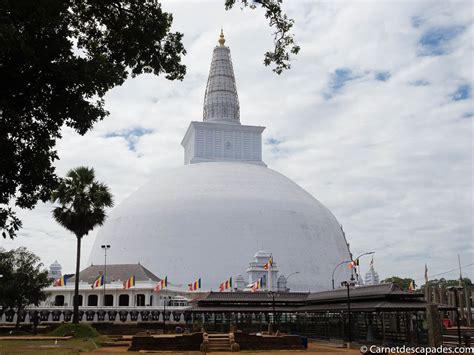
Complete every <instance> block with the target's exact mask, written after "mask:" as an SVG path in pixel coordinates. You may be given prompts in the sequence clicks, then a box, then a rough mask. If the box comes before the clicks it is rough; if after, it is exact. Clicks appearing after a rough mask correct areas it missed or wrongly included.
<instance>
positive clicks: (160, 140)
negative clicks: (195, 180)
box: [2, 1, 474, 278]
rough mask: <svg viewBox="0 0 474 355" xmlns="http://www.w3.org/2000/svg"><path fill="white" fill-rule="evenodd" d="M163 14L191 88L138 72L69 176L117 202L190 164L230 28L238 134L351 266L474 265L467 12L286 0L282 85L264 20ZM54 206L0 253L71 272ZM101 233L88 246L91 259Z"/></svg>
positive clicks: (77, 143)
mask: <svg viewBox="0 0 474 355" xmlns="http://www.w3.org/2000/svg"><path fill="white" fill-rule="evenodd" d="M164 7H165V9H167V10H170V11H172V12H173V14H174V26H175V29H176V30H179V31H182V32H183V33H184V34H185V36H184V43H185V46H186V49H187V51H188V55H187V56H186V57H185V59H184V61H185V63H186V64H187V66H188V74H187V76H186V78H185V80H184V81H182V82H169V81H167V80H166V79H164V78H157V77H154V76H152V75H142V76H140V77H138V78H135V79H129V80H127V81H126V82H125V83H124V84H123V85H122V86H121V87H117V88H115V89H113V90H112V91H110V92H109V93H108V94H107V96H106V102H105V104H106V108H107V109H108V110H109V111H110V112H111V115H110V117H108V118H107V119H105V120H104V121H103V122H100V123H98V124H97V125H96V126H95V128H94V130H93V131H92V132H90V133H89V134H87V135H85V136H84V137H81V136H78V135H77V134H75V133H74V132H72V131H71V130H70V129H67V128H65V129H64V131H63V137H64V138H63V139H62V140H61V141H60V142H59V145H58V153H59V156H60V158H61V160H60V161H58V162H57V169H58V173H59V174H64V173H65V172H66V171H67V170H69V169H70V168H72V167H75V166H78V165H90V166H94V167H95V169H96V171H97V174H98V176H99V178H100V179H101V180H103V181H104V182H106V183H107V184H109V185H110V186H111V188H112V191H113V192H114V194H115V196H116V201H117V203H120V201H122V200H123V199H124V198H126V197H127V196H128V195H129V194H130V193H132V192H133V191H134V190H135V189H137V188H138V187H139V186H140V185H141V184H143V183H144V182H146V181H147V180H148V179H149V178H150V177H151V176H152V174H154V173H157V172H159V171H160V170H162V169H167V168H170V167H174V166H179V165H181V164H182V162H183V151H182V148H181V146H180V142H181V139H182V137H183V135H184V133H185V131H186V128H187V125H188V124H189V121H191V120H201V118H202V101H203V97H204V90H205V85H206V80H207V75H208V70H209V65H210V60H211V53H212V49H213V47H214V45H215V44H216V40H217V38H218V33H219V31H220V28H221V27H224V32H225V34H226V39H227V42H226V44H228V45H229V47H230V49H231V53H232V58H233V62H234V70H235V74H236V78H237V86H238V91H239V99H240V105H241V121H242V123H244V124H253V125H263V126H266V127H267V128H266V130H265V132H264V161H265V162H266V163H267V164H268V166H269V167H270V168H272V169H274V170H277V171H279V172H281V173H283V174H284V175H286V176H288V177H290V178H292V179H293V180H295V181H296V182H297V183H298V184H300V185H301V186H302V187H303V188H305V189H306V190H308V191H309V192H310V193H311V194H313V195H314V196H315V197H316V198H317V199H319V200H320V201H321V202H322V203H323V204H325V205H326V206H327V207H328V208H329V209H330V210H331V211H332V212H333V213H334V215H335V216H336V217H337V219H338V220H339V222H340V223H341V224H342V225H343V226H344V230H345V232H346V235H347V238H348V240H349V242H350V244H351V248H352V250H353V252H354V254H360V253H363V252H365V251H367V250H375V251H376V254H375V257H374V259H375V267H376V269H377V270H378V271H379V273H380V274H381V276H382V277H383V278H385V277H389V276H392V275H399V276H404V277H413V278H419V277H423V272H424V265H425V263H427V265H428V269H429V273H430V274H437V273H441V272H444V271H447V270H451V269H454V268H455V267H456V266H457V255H458V253H459V254H461V259H462V263H463V264H469V263H471V260H474V248H473V238H474V237H473V226H472V221H473V218H472V217H473V214H472V212H473V211H472V196H473V195H472V193H473V191H472V186H473V185H472V176H473V175H472V173H473V171H472V166H473V164H472V163H473V160H472V158H473V157H472V120H473V111H474V110H473V98H472V85H473V84H472V83H473V77H472V76H473V70H472V62H473V45H472V43H473V37H474V35H473V18H472V3H471V2H459V1H443V2H441V1H434V2H429V1H420V2H411V1H410V2H409V1H398V2H386V1H374V2H367V1H363V2H359V1H350V2H343V1H334V2H303V1H287V2H286V6H285V8H286V9H287V11H288V13H289V15H290V16H291V17H293V18H294V19H295V21H296V25H295V35H296V40H297V41H298V43H299V44H300V45H301V48H302V49H301V52H300V54H299V55H298V56H297V57H296V58H295V60H294V61H293V62H292V69H291V70H290V71H288V72H285V73H283V74H282V75H281V76H277V75H275V74H274V73H272V72H271V70H270V69H269V68H266V67H264V66H263V64H262V61H263V54H264V52H265V51H266V50H267V49H269V48H271V46H272V37H271V32H272V30H271V29H269V28H268V26H267V21H266V19H265V18H264V16H263V13H262V12H261V11H258V10H256V11H251V10H248V9H245V10H243V11H240V10H239V9H238V8H237V9H234V10H232V11H230V12H226V11H224V10H223V8H224V6H223V1H210V2H195V1H167V2H165V4H164ZM362 19H363V20H362ZM50 210H51V206H49V205H40V206H38V208H36V209H35V210H33V211H22V212H21V213H20V214H21V216H22V217H23V219H24V225H25V228H24V229H23V231H22V233H21V235H20V237H19V238H18V239H17V240H15V241H3V242H2V243H3V244H2V246H3V247H6V248H9V247H16V246H19V245H27V246H28V247H29V248H31V249H32V250H33V251H34V252H36V253H37V254H39V255H40V256H41V258H42V259H43V261H44V262H45V263H46V264H50V263H52V262H53V261H54V260H55V259H58V261H59V262H60V263H61V264H63V266H64V267H65V269H66V270H67V271H72V270H73V265H74V253H73V252H72V251H73V250H74V247H75V242H74V237H73V236H72V235H70V234H69V233H67V232H66V231H64V230H63V229H61V227H59V226H58V225H56V224H55V223H54V222H53V221H52V220H51V218H50ZM96 232H97V231H94V232H92V233H91V235H89V236H87V238H85V239H84V241H83V245H84V249H83V255H84V258H83V263H85V262H86V261H87V259H88V255H89V252H90V248H91V247H92V242H93V239H94V237H95V234H96ZM250 257H251V256H249V258H250ZM368 262H369V260H367V261H366V262H365V263H362V266H361V267H362V271H364V270H366V269H367V267H368ZM464 274H465V275H467V276H471V277H474V268H473V267H472V266H470V267H468V268H466V270H465V272H464ZM444 276H445V277H448V278H449V277H453V278H454V277H456V276H457V274H456V273H455V272H454V273H450V274H447V275H444Z"/></svg>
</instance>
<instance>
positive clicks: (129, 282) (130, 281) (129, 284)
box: [123, 276, 135, 290]
mask: <svg viewBox="0 0 474 355" xmlns="http://www.w3.org/2000/svg"><path fill="white" fill-rule="evenodd" d="M132 287H135V276H130V278H129V279H128V280H127V281H125V282H124V283H123V288H124V289H126V290H127V289H129V288H132Z"/></svg>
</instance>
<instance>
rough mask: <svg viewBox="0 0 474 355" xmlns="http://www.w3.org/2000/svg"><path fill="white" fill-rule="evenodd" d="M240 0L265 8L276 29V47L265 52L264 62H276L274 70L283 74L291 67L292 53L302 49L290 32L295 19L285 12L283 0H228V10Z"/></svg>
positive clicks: (266, 15)
mask: <svg viewBox="0 0 474 355" xmlns="http://www.w3.org/2000/svg"><path fill="white" fill-rule="evenodd" d="M237 2H239V3H240V4H241V5H242V7H249V8H251V9H256V8H257V7H258V6H261V7H262V8H263V9H265V17H266V18H267V19H268V20H269V25H270V27H273V28H274V29H275V32H274V33H273V42H274V45H275V47H274V49H273V51H268V52H266V53H265V57H264V59H263V63H264V64H265V66H269V65H271V64H272V63H273V64H275V67H274V68H273V71H274V72H275V73H277V74H281V73H282V72H283V70H286V69H290V68H291V65H290V61H291V55H292V54H293V55H297V54H298V52H299V51H300V46H298V45H297V44H296V43H295V41H294V36H293V35H292V34H290V31H291V29H292V27H293V25H294V23H295V21H294V20H293V19H291V18H288V16H287V15H286V14H285V13H283V11H282V9H281V5H282V3H283V0H251V1H249V0H226V1H225V6H226V10H229V9H231V8H232V7H234V5H235V4H236V3H237Z"/></svg>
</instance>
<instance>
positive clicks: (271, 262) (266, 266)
mask: <svg viewBox="0 0 474 355" xmlns="http://www.w3.org/2000/svg"><path fill="white" fill-rule="evenodd" d="M272 266H273V256H271V255H270V259H268V261H267V263H266V264H265V265H263V268H264V269H265V270H268V269H270V268H271V267H272Z"/></svg>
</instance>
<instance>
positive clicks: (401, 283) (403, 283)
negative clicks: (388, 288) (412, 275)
mask: <svg viewBox="0 0 474 355" xmlns="http://www.w3.org/2000/svg"><path fill="white" fill-rule="evenodd" d="M412 280H413V279H405V278H403V279H402V278H401V277H398V276H392V277H389V278H388V279H385V280H383V281H382V283H393V284H395V285H397V286H398V287H400V289H402V290H405V291H408V287H409V286H410V282H411V281H412ZM416 286H417V285H415V287H416Z"/></svg>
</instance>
